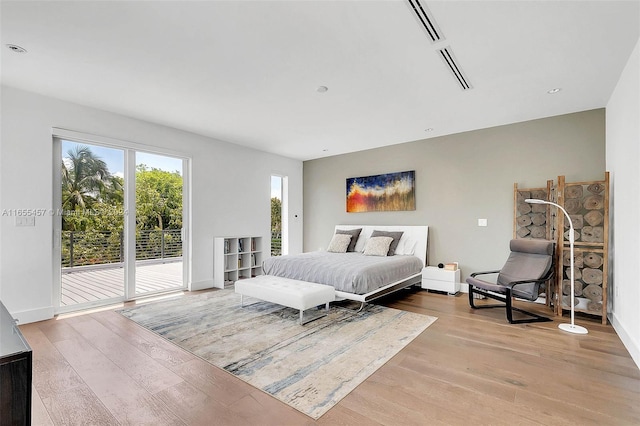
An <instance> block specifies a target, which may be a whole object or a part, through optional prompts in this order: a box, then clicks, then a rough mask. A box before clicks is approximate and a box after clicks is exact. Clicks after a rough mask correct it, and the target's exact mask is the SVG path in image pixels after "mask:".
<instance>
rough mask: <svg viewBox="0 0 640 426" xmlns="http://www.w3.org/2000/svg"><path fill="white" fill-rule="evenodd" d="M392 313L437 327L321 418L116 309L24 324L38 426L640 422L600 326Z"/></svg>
mask: <svg viewBox="0 0 640 426" xmlns="http://www.w3.org/2000/svg"><path fill="white" fill-rule="evenodd" d="M382 304H385V305H388V306H392V307H395V308H398V309H404V310H408V311H413V312H418V313H424V314H428V315H433V316H437V317H438V320H437V321H436V322H435V323H434V324H433V325H432V326H431V327H429V328H428V329H427V330H425V331H424V332H423V333H422V334H421V335H420V336H418V337H417V338H416V339H415V340H414V341H412V342H411V343H410V344H409V345H408V346H407V347H406V348H404V349H403V350H402V351H401V352H400V353H398V354H397V355H396V356H395V357H394V358H392V359H391V360H390V361H389V362H388V363H387V364H385V365H384V366H383V367H382V368H380V369H379V370H378V371H377V372H375V373H374V374H373V375H372V376H370V377H369V378H368V379H367V380H366V381H365V382H364V383H362V384H361V385H360V386H358V387H357V388H356V389H355V390H354V391H353V392H351V393H350V394H349V395H348V396H347V397H346V398H344V399H343V400H342V401H341V402H340V403H338V404H337V405H336V406H335V407H334V408H332V409H331V410H329V411H328V412H327V413H326V414H325V415H324V416H323V417H321V418H320V419H319V420H318V421H317V422H316V421H314V420H312V419H311V418H309V417H307V416H305V415H303V414H301V413H299V412H298V411H296V410H294V409H292V408H290V407H289V406H287V405H286V404H284V403H282V402H280V401H278V400H276V399H274V398H272V397H271V396H269V395H267V394H265V393H263V392H261V391H259V390H257V389H255V388H253V387H252V386H250V385H248V384H245V383H244V382H242V381H241V380H239V379H237V378H235V377H234V376H232V375H230V374H228V373H226V372H225V371H222V370H220V369H218V368H216V367H213V366H211V365H210V364H208V363H206V362H205V361H202V360H200V359H199V358H197V357H195V356H194V355H192V354H190V353H188V352H186V351H184V350H182V349H180V348H178V347H176V346H174V345H173V344H171V343H169V342H167V341H165V340H163V339H162V338H159V337H157V336H155V335H154V334H153V333H151V332H149V331H147V330H145V329H143V328H141V327H139V326H138V325H136V324H135V323H133V322H132V321H129V320H128V319H126V318H124V317H122V316H120V315H119V314H117V313H115V312H113V311H110V310H109V311H102V312H97V313H91V314H86V315H79V316H74V317H71V318H66V319H61V320H49V321H44V322H40V323H34V324H27V325H24V326H21V330H22V332H23V333H24V335H25V336H26V338H27V339H28V341H29V343H30V344H31V346H32V348H33V354H34V363H33V372H34V373H33V387H34V398H33V414H34V420H33V424H34V425H38V426H39V425H50V424H55V425H73V424H83V425H85V424H92V425H117V424H130V425H143V424H149V425H174V424H176V425H185V424H187V425H312V424H319V425H378V424H383V425H514V424H518V425H638V424H640V370H639V369H638V367H637V366H636V365H635V364H634V362H633V360H632V359H631V357H630V356H629V354H628V352H627V351H626V349H625V348H624V346H623V345H622V343H621V342H620V339H619V338H618V336H617V335H616V334H615V332H614V331H613V328H612V327H611V326H603V325H601V324H600V321H599V320H590V319H583V318H578V319H577V320H576V322H577V323H578V324H580V325H584V326H586V327H587V328H588V329H589V334H588V335H585V336H578V335H570V334H567V333H565V332H562V331H560V330H558V328H557V324H558V323H560V322H567V318H560V319H556V320H555V321H554V322H551V323H538V324H528V325H508V324H507V323H506V320H505V318H504V310H502V309H500V310H495V309H494V310H481V311H471V310H470V308H469V307H468V303H467V299H466V294H462V295H459V296H457V297H453V296H447V295H443V294H436V293H428V292H426V291H424V290H408V291H403V292H400V293H398V294H397V295H393V296H390V297H389V298H387V299H385V300H383V302H382ZM525 306H526V307H532V305H531V304H526V305H525ZM533 307H534V308H535V310H536V311H538V312H543V313H544V312H546V307H544V306H540V305H536V306H533ZM329 343H330V342H328V344H329Z"/></svg>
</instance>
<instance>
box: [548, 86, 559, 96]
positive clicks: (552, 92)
mask: <svg viewBox="0 0 640 426" xmlns="http://www.w3.org/2000/svg"><path fill="white" fill-rule="evenodd" d="M561 90H562V89H561V88H559V87H556V88H555V89H551V90H549V91H547V93H548V94H550V95H553V94H554V93H558V92H559V91H561Z"/></svg>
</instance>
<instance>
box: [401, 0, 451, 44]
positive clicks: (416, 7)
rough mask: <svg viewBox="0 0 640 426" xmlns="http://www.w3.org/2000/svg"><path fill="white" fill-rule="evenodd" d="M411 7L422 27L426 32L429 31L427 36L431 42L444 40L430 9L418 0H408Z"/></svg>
mask: <svg viewBox="0 0 640 426" xmlns="http://www.w3.org/2000/svg"><path fill="white" fill-rule="evenodd" d="M407 1H408V2H409V4H410V5H411V8H412V9H413V11H414V12H415V14H416V16H417V17H418V19H419V20H420V22H421V23H422V26H423V27H424V29H425V30H427V34H429V38H431V42H432V43H435V42H436V41H440V40H444V35H442V31H440V28H438V25H437V24H436V21H435V20H434V19H433V18H432V17H430V16H429V15H430V12H429V9H427V7H426V6H422V5H421V4H420V2H419V1H418V0H407Z"/></svg>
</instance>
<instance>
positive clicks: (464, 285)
mask: <svg viewBox="0 0 640 426" xmlns="http://www.w3.org/2000/svg"><path fill="white" fill-rule="evenodd" d="M460 292H461V293H469V284H467V283H460Z"/></svg>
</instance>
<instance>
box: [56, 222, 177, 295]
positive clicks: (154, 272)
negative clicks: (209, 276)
mask: <svg viewBox="0 0 640 426" xmlns="http://www.w3.org/2000/svg"><path fill="white" fill-rule="evenodd" d="M61 248H62V250H61V251H62V259H61V262H62V280H61V281H62V291H61V300H60V305H61V306H69V305H75V304H80V303H88V302H95V301H99V300H104V299H110V298H116V297H123V296H124V282H125V280H124V249H123V235H122V233H121V232H110V231H93V230H92V231H86V232H84V231H63V233H62V247H61ZM135 276H136V295H142V294H147V293H149V294H151V293H157V292H162V291H169V290H174V289H180V288H182V287H183V278H182V277H183V273H182V238H181V232H180V230H179V229H178V230H163V231H137V233H136V263H135Z"/></svg>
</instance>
